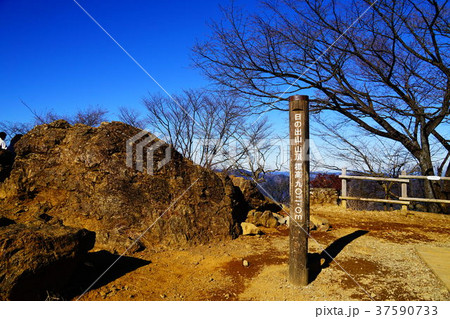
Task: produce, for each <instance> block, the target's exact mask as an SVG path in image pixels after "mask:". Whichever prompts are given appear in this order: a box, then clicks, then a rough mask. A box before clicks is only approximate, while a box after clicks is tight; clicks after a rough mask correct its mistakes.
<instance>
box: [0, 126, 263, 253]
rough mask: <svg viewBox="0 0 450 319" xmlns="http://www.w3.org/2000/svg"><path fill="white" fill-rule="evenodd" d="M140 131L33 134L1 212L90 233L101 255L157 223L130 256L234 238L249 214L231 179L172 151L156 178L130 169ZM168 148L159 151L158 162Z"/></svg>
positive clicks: (51, 129)
mask: <svg viewBox="0 0 450 319" xmlns="http://www.w3.org/2000/svg"><path fill="white" fill-rule="evenodd" d="M139 132H140V130H139V129H137V128H134V127H132V126H129V125H126V124H123V123H119V122H112V123H102V125H101V126H100V127H98V128H93V127H89V126H85V125H81V124H77V125H74V126H71V125H69V124H68V123H67V122H65V121H63V120H60V121H56V122H53V123H51V124H46V125H41V126H37V127H35V128H34V129H33V130H32V131H30V132H29V133H28V134H26V135H25V136H24V137H23V138H22V139H21V140H20V141H19V142H18V143H17V144H16V154H17V156H16V159H15V163H14V166H13V169H12V171H11V173H10V176H9V178H8V179H6V180H5V181H4V182H3V183H2V184H0V211H2V212H3V215H4V217H6V218H9V219H11V220H14V221H16V222H18V223H30V222H34V221H36V220H40V221H44V222H50V221H52V220H60V221H61V222H62V223H63V224H64V225H66V226H72V227H77V228H86V229H88V230H91V231H94V232H96V236H97V240H96V247H97V248H101V249H106V250H108V251H111V252H123V251H125V249H127V248H128V247H130V245H132V244H133V243H134V242H135V240H136V239H138V238H139V236H140V235H141V234H142V233H143V232H144V231H145V230H147V229H148V228H149V227H150V226H151V225H153V223H154V225H153V226H152V227H150V229H149V230H148V232H146V234H145V236H143V237H142V238H140V239H139V240H138V241H137V243H136V245H134V246H133V247H131V248H130V249H129V252H133V251H137V250H142V249H144V248H145V247H150V248H151V249H159V248H167V247H179V246H184V245H190V244H196V243H205V242H209V241H211V240H223V239H227V238H235V237H237V236H238V235H239V233H240V227H239V223H240V222H242V221H244V220H245V217H246V213H247V210H246V209H245V208H243V203H242V200H240V199H239V194H238V192H237V190H236V188H235V187H234V186H233V184H232V182H231V180H230V179H229V178H227V177H219V176H218V175H217V174H215V173H214V172H212V171H210V170H207V169H204V168H202V167H200V166H198V165H195V164H193V163H192V162H191V161H189V160H187V159H185V158H183V157H182V156H181V155H180V154H179V153H178V152H176V151H175V150H173V149H172V148H171V149H170V155H171V160H170V161H169V162H168V163H167V164H166V165H165V166H163V167H162V168H160V169H159V170H157V171H156V172H154V174H153V175H150V174H147V173H146V172H139V171H137V170H136V169H135V168H131V167H127V166H126V141H127V140H128V139H129V138H131V137H133V136H135V135H136V134H138V133H139ZM146 137H148V136H143V137H141V139H140V140H138V141H137V142H142V140H143V139H145V138H146ZM155 141H159V140H158V139H155V140H154V141H153V142H155ZM150 144H151V143H150ZM168 147H169V146H168V145H167V144H163V145H162V147H160V148H158V149H157V150H156V151H155V154H154V162H155V163H158V162H160V161H161V160H162V159H163V158H164V156H165V151H166V149H167V148H168ZM133 156H134V157H133V159H134V161H133V162H136V154H134V155H133ZM146 156H147V153H146V151H144V154H143V157H144V158H146ZM144 168H145V165H144ZM257 201H258V203H259V202H261V203H262V202H263V201H264V200H263V199H262V198H261V199H257V200H255V203H254V204H255V205H257V203H256V202H257ZM252 205H253V202H252Z"/></svg>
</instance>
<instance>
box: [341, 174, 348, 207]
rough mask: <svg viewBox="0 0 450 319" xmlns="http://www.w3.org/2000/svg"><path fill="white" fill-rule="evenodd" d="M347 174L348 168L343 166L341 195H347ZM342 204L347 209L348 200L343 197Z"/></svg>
mask: <svg viewBox="0 0 450 319" xmlns="http://www.w3.org/2000/svg"><path fill="white" fill-rule="evenodd" d="M345 176H347V168H346V167H343V168H342V187H341V196H347V179H346V178H345ZM341 206H342V208H344V209H347V200H346V199H341Z"/></svg>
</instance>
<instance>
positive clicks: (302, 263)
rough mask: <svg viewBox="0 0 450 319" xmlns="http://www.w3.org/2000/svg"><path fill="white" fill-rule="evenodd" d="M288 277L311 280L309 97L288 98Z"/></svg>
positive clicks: (295, 280) (304, 282)
mask: <svg viewBox="0 0 450 319" xmlns="http://www.w3.org/2000/svg"><path fill="white" fill-rule="evenodd" d="M289 138H290V167H289V187H290V189H289V191H290V197H291V199H290V210H289V215H290V216H289V218H290V221H289V281H290V282H291V283H292V284H294V285H297V286H306V285H307V284H308V267H307V265H308V235H309V234H308V232H309V97H308V96H307V95H293V96H291V97H290V98H289Z"/></svg>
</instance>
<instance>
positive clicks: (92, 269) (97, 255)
mask: <svg viewBox="0 0 450 319" xmlns="http://www.w3.org/2000/svg"><path fill="white" fill-rule="evenodd" d="M119 257H120V255H116V254H111V253H109V252H107V251H105V250H102V251H98V252H93V253H89V254H88V256H87V258H86V261H85V262H84V263H83V264H82V265H80V267H79V268H78V269H77V271H76V272H75V273H74V275H73V276H72V278H71V280H70V283H69V284H68V285H67V286H66V288H65V289H64V290H63V291H61V292H60V293H59V294H57V296H56V297H57V298H58V299H63V300H72V299H75V298H77V297H78V296H80V295H81V294H83V293H84V292H85V291H86V289H88V288H89V287H90V286H91V285H92V284H93V283H94V282H95V281H96V280H97V279H98V278H99V277H100V276H101V275H102V274H103V273H104V274H103V276H102V277H101V278H100V279H99V280H98V281H96V282H95V284H94V285H93V286H92V287H90V288H89V290H92V289H97V288H99V287H102V286H104V285H106V284H108V283H110V282H112V281H114V280H116V279H117V278H119V277H122V276H123V275H125V274H127V273H129V272H131V271H134V270H136V269H138V268H140V267H142V266H146V265H148V264H150V263H151V262H150V261H147V260H144V259H140V258H135V257H127V256H123V257H120V258H119ZM113 263H114V265H113V266H112V267H111V268H110V269H109V270H107V269H108V268H109V267H110V266H111V265H112V264H113ZM106 270H107V271H106ZM105 271H106V272H105Z"/></svg>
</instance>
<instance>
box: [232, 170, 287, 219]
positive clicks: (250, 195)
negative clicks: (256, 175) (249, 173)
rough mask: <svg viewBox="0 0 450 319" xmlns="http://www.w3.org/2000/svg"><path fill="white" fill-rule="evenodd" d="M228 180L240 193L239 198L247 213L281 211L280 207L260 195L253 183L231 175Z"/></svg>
mask: <svg viewBox="0 0 450 319" xmlns="http://www.w3.org/2000/svg"><path fill="white" fill-rule="evenodd" d="M230 178H231V180H232V181H233V185H234V186H235V187H237V188H238V189H239V192H240V193H242V195H241V196H242V198H243V201H244V203H245V204H246V205H247V210H248V211H251V210H257V211H261V212H263V211H266V210H269V211H271V212H278V211H280V210H281V206H279V205H278V204H277V203H275V202H274V201H272V200H271V199H269V198H267V197H265V196H264V195H263V194H262V193H261V191H260V190H259V189H258V185H257V184H256V183H255V182H254V181H252V180H250V179H245V178H243V177H238V176H233V175H231V176H230Z"/></svg>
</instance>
